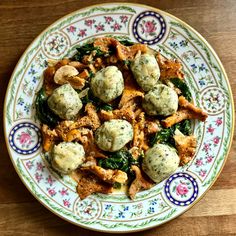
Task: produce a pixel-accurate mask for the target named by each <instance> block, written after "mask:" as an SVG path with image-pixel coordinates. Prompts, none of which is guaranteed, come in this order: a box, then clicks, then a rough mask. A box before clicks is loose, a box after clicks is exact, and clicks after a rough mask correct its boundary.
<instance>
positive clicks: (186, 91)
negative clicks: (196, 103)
mask: <svg viewBox="0 0 236 236" xmlns="http://www.w3.org/2000/svg"><path fill="white" fill-rule="evenodd" d="M171 82H172V83H173V84H174V86H175V87H177V88H178V89H180V90H181V93H182V94H183V96H184V97H185V98H186V99H187V100H188V101H191V100H192V95H191V93H190V90H189V87H188V85H187V84H186V83H185V82H184V81H183V80H181V79H179V78H173V79H171Z"/></svg>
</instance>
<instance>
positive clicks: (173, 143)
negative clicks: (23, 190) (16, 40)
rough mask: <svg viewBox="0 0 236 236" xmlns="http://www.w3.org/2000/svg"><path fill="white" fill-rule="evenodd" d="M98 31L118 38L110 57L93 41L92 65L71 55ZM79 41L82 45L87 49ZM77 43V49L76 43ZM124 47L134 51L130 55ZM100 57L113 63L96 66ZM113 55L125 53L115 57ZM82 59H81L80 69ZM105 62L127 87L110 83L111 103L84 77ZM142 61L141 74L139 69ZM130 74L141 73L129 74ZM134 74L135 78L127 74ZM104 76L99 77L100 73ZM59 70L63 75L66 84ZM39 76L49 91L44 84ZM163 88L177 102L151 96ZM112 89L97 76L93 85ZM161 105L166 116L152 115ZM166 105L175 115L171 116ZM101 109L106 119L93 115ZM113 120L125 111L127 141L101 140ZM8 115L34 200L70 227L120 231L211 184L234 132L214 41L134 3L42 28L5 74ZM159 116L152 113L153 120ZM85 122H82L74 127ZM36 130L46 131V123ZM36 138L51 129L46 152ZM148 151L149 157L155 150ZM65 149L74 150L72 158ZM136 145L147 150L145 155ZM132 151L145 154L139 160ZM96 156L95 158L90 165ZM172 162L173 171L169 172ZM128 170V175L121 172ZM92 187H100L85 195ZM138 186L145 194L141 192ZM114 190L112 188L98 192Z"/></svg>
mask: <svg viewBox="0 0 236 236" xmlns="http://www.w3.org/2000/svg"><path fill="white" fill-rule="evenodd" d="M102 37H105V38H111V37H113V38H115V39H117V40H118V41H119V42H120V43H117V45H118V49H119V53H118V54H117V56H116V57H111V56H110V57H109V55H108V54H109V52H111V50H109V49H110V47H108V54H106V55H107V57H105V55H104V57H103V56H102V54H104V53H103V52H104V50H105V51H106V50H107V48H106V47H104V46H103V47H102V45H101V44H100V47H99V49H100V50H101V51H99V50H97V51H96V56H95V61H96V63H95V62H93V63H91V65H90V64H88V63H85V62H82V63H78V62H81V60H82V55H83V54H86V52H87V50H88V49H89V47H90V46H94V45H88V44H90V43H93V42H94V40H93V41H91V39H98V38H102ZM127 40H128V41H129V42H139V43H140V44H139V46H138V47H139V49H138V50H140V51H141V53H137V51H138V50H134V49H135V48H134V47H133V48H132V50H130V51H129V54H128V55H127V54H126V52H127V50H126V47H130V46H132V45H127V43H128V42H127ZM86 44H87V47H83V46H85V45H86ZM125 44H126V45H125ZM147 45H148V47H147ZM88 46H89V47H88ZM78 47H79V48H80V50H79V51H77V50H76V48H78ZM96 47H98V45H96ZM135 47H137V46H135ZM111 48H114V47H111ZM123 49H125V50H123ZM136 49H137V48H136ZM151 49H153V50H155V51H152V50H151ZM145 50H147V51H145ZM150 50H151V51H150ZM90 51H91V50H90ZM90 51H89V50H88V53H87V55H88V56H89V54H90V53H89V52H90ZM150 52H151V53H150ZM100 53H101V54H100ZM113 53H114V54H115V51H114V52H113ZM153 53H154V58H155V60H156V62H157V64H158V67H159V70H160V78H159V79H157V78H156V77H155V76H154V77H152V74H153V75H157V77H158V73H159V71H158V67H155V66H154V67H152V65H154V64H155V65H156V62H155V61H153V56H147V54H148V55H153ZM76 54H77V56H76V58H75V57H74V56H75V55H76ZM126 56H130V57H131V58H130V59H129V58H128V60H126V59H124V58H125V57H126ZM93 57H94V56H93ZM100 57H101V58H106V60H108V59H109V61H107V62H106V61H105V64H104V65H103V66H100V67H99V63H101V62H100V59H99V58H100ZM118 57H119V58H120V59H119V60H118V61H117V60H116V59H117V58H118ZM136 57H137V60H136V63H135V62H134V60H135V58H136ZM146 57H147V59H148V61H149V62H148V63H147V64H148V65H149V67H148V68H149V69H148V70H146V69H145V68H147V66H145V65H144V66H143V67H142V66H141V65H140V62H141V63H142V60H143V59H144V58H146ZM63 58H64V59H63ZM150 58H152V59H150ZM88 59H89V57H88ZM176 59H177V61H176ZM131 61H132V62H133V63H132V65H137V66H138V68H136V69H135V68H134V67H133V71H132V70H131ZM102 63H104V59H103V60H102ZM81 64H85V65H86V67H84V68H77V66H78V65H81ZM124 64H126V65H124ZM96 66H98V67H96ZM110 66H114V67H117V68H118V70H119V71H121V74H122V77H123V82H124V88H123V85H122V78H121V76H119V74H120V73H119V72H118V73H117V70H116V69H115V68H114V69H112V70H111V71H113V72H112V73H114V74H116V75H117V77H116V78H113V79H114V80H115V81H116V83H117V85H118V84H119V87H118V88H120V89H121V90H122V93H121V94H120V95H118V94H119V92H120V91H119V90H118V89H117V88H116V86H115V83H114V85H111V84H109V85H108V88H109V91H111V93H110V92H109V93H107V94H106V96H105V97H107V96H108V97H107V98H108V99H111V101H105V102H104V101H102V99H101V98H99V97H96V96H94V93H96V91H92V89H91V83H87V82H86V81H90V82H91V79H92V78H93V77H94V76H95V74H97V72H98V71H100V70H102V69H104V68H106V67H108V69H109V68H110ZM47 67H50V68H49V69H47ZM60 68H61V69H60ZM125 68H127V70H126V69H125ZM45 70H47V73H46V72H44V71H45ZM86 70H87V71H86ZM108 71H109V70H108ZM115 71H116V72H115ZM139 71H142V72H143V73H142V74H139ZM150 71H153V72H152V73H150ZM135 73H137V74H138V76H137V77H136V78H135ZM51 74H53V75H54V76H51ZM47 75H48V76H49V77H48V79H46V77H47ZM103 75H104V74H103ZM45 76H46V77H45ZM142 76H144V77H145V76H149V78H150V80H149V83H150V85H151V84H152V83H154V84H155V83H156V84H155V86H153V87H152V88H151V90H152V89H154V87H157V88H156V89H155V91H154V92H153V91H151V90H149V87H148V86H147V85H146V83H145V78H143V77H142ZM42 77H44V78H42ZM88 77H89V78H88ZM129 77H130V78H131V80H130V81H131V82H132V83H131V84H129V83H127V82H128V81H129V80H127V78H129ZM164 78H171V83H170V82H169V81H168V80H170V79H168V80H165V79H164ZM44 79H45V80H44ZM103 79H104V80H103V82H105V81H106V79H105V78H103ZM65 80H66V81H68V82H67V83H65ZM180 80H181V81H182V82H184V83H181V82H180ZM43 82H45V83H44V84H43ZM133 82H134V83H133ZM149 83H148V85H149ZM42 84H43V88H44V89H42V90H41V88H42ZM95 84H96V82H95ZM104 84H106V82H105V83H104ZM134 84H135V87H134V86H133V85H134ZM172 84H174V85H172ZM64 85H66V86H65V87H62V88H61V89H59V91H57V92H55V94H56V96H53V97H52V99H51V102H50V106H51V108H50V107H49V104H48V99H49V97H50V96H51V95H52V93H53V92H54V91H55V90H56V89H57V88H60V87H61V86H64ZM157 85H158V86H157ZM163 85H164V88H165V89H163V93H162V89H161V90H160V88H163ZM186 85H187V86H186ZM82 86H84V88H81V87H82ZM165 86H167V87H168V88H171V90H170V91H172V90H173V89H174V90H175V93H177V96H178V101H177V102H176V99H173V98H174V96H172V95H171V94H170V95H171V96H169V98H168V99H170V100H169V101H171V104H169V103H167V104H168V105H169V106H168V109H163V108H164V106H163V104H164V103H163V102H166V99H162V102H160V101H161V100H160V99H158V98H160V97H159V96H160V95H159V94H161V97H162V95H166V92H168V91H169V90H166V87H165ZM150 87H151V86H150ZM71 88H72V89H73V90H74V91H75V92H76V93H77V95H76V93H74V91H73V90H72V89H71ZM108 88H107V87H106V89H105V87H103V86H99V87H98V88H97V86H96V85H95V86H94V90H97V89H98V90H99V94H100V95H101V93H102V94H104V93H105V92H107V91H108ZM188 88H189V89H188ZM46 91H47V93H46ZM66 91H67V92H66ZM68 91H69V92H68ZM72 91H73V92H72ZM82 91H83V92H82ZM100 91H101V93H100ZM180 92H181V93H180ZM59 94H60V97H61V98H60V99H58V95H59ZM69 94H70V96H69ZM78 95H79V96H78ZM100 95H97V96H100ZM112 96H114V97H116V96H118V97H117V98H113V97H112ZM62 97H63V99H62ZM107 98H105V99H107ZM121 98H122V99H121ZM144 98H145V99H144ZM79 99H80V100H79ZM132 99H133V100H134V102H132ZM172 99H173V100H172ZM79 101H81V102H82V107H81V103H80V102H79ZM89 101H90V102H89ZM157 101H159V102H160V103H158V102H157ZM173 101H175V102H173ZM145 102H146V103H145ZM36 104H38V105H37V111H36V106H35V105H36ZM176 104H177V105H178V106H177V111H175V109H176ZM126 105H127V106H126ZM145 106H146V110H144V107H145ZM198 108H201V109H198ZM154 109H155V113H156V114H157V115H156V114H151V115H149V114H148V112H153V111H154ZM53 110H54V111H53ZM203 110H204V111H206V112H207V115H208V117H207V119H206V121H205V122H202V120H204V119H205V115H204V114H205V113H204V112H203ZM161 111H162V112H163V111H164V115H160V114H158V113H159V112H161ZM190 111H191V112H190ZM139 112H140V113H139ZM167 112H170V113H172V112H174V113H173V114H172V115H166V114H168V113H167ZM36 113H37V115H36ZM42 114H43V115H42ZM101 114H102V115H103V119H101V118H99V116H101ZM141 114H144V115H141ZM138 115H140V116H138ZM165 115H166V116H165ZM125 117H126V118H125ZM138 117H139V118H138ZM193 117H194V118H193ZM79 118H80V119H79ZM98 118H99V119H98ZM111 118H112V120H114V119H115V120H122V123H123V121H127V122H128V123H129V124H130V125H131V127H132V129H133V138H132V139H131V136H127V135H125V134H126V133H124V135H125V138H127V139H125V140H124V141H123V137H122V136H121V139H120V136H119V138H118V139H116V138H117V137H114V138H112V139H111V141H110V140H108V139H107V135H109V133H110V132H111V130H109V132H108V131H107V127H108V128H109V129H110V127H112V128H113V126H112V125H110V123H108V125H104V126H105V127H104V126H103V124H104V123H105V122H109V121H110V120H111ZM3 119H4V130H5V139H6V145H7V147H8V152H9V155H10V158H11V161H12V163H13V165H14V167H15V169H16V172H17V173H18V175H19V177H20V178H21V180H22V182H23V183H24V184H25V185H26V187H27V188H28V190H29V191H30V192H31V193H32V195H33V196H34V197H35V198H36V199H38V200H39V201H40V202H41V203H42V204H43V205H45V206H46V207H47V208H48V209H49V210H50V211H52V212H53V213H54V214H55V215H58V216H60V217H62V218H63V219H64V220H67V221H69V222H71V223H73V224H75V225H77V226H81V227H85V228H87V229H91V230H97V231H102V232H112V233H117V232H125V233H127V232H136V231H140V230H145V229H148V228H151V227H156V226H158V225H161V224H163V223H166V222H168V221H170V220H172V219H173V218H175V217H177V216H179V215H180V214H182V213H184V212H185V211H187V210H188V209H189V208H190V207H191V206H193V205H194V204H195V203H197V202H198V201H199V200H200V199H201V198H202V197H203V195H204V194H205V193H206V192H207V191H208V190H209V188H210V187H211V186H212V184H213V183H214V182H215V180H216V179H217V177H218V176H219V174H220V172H221V170H222V168H223V166H224V164H225V162H226V159H227V154H228V152H229V149H230V145H231V141H232V137H233V128H234V107H233V98H232V92H231V89H230V85H229V82H228V79H227V75H226V73H225V70H224V68H223V66H222V64H221V62H220V60H219V58H218V56H217V55H216V53H215V52H214V50H213V49H212V48H211V46H210V45H209V44H208V43H207V42H206V40H205V39H204V38H203V37H202V36H201V35H199V33H197V32H196V31H195V30H194V29H193V28H191V27H190V26H188V25H187V24H186V23H184V22H182V21H181V20H180V19H178V18H176V17H174V16H172V15H170V14H168V13H166V12H164V11H161V10H158V9H155V8H152V7H149V6H145V5H139V4H135V5H133V4H128V3H122V4H120V3H119V4H115V3H114V4H113V3H112V4H102V5H100V6H99V5H97V6H90V7H88V8H84V9H80V10H78V11H76V12H73V13H71V14H69V15H67V16H65V17H63V18H61V19H59V20H58V21H57V22H55V23H54V24H52V25H51V26H49V27H48V28H47V29H46V30H45V31H44V32H43V33H42V34H40V35H39V36H38V37H37V38H36V39H35V40H34V41H33V42H32V44H31V45H30V46H29V47H28V49H27V50H26V51H25V53H24V54H23V55H22V57H21V59H20V60H19V63H18V64H17V65H16V68H15V70H14V72H13V74H12V76H11V79H10V82H9V85H8V89H7V92H6V96H5V104H4V115H3ZM154 119H155V120H156V122H153V120H154ZM183 119H184V120H183ZM198 119H200V121H198ZM91 120H92V121H93V122H91ZM181 120H182V121H181ZM85 123H86V124H87V127H85V126H83V127H82V128H80V127H81V126H82V125H83V124H85ZM154 123H155V125H153V124H154ZM156 123H158V125H156ZM159 123H160V124H159ZM42 124H45V125H46V126H45V125H44V126H43V125H42ZM73 124H74V125H73ZM106 124H107V123H106ZM134 124H135V125H134ZM144 124H145V125H144ZM67 127H70V128H68V129H67ZM77 127H78V128H77ZM100 127H101V129H102V131H101V133H102V134H105V135H104V136H100V135H98V137H97V136H96V135H95V134H96V132H97V130H99V128H100ZM102 127H103V128H102ZM129 127H130V126H129V125H128V127H127V128H126V130H128V129H129ZM41 129H44V131H43V132H41ZM70 129H71V130H70ZM157 129H158V130H157ZM159 129H160V131H159ZM68 130H69V131H68ZM78 130H80V133H79V132H78ZM157 131H159V132H157ZM179 131H180V132H179ZM98 133H100V132H98ZM42 134H44V135H45V136H46V139H45V138H44V137H42ZM122 134H123V133H122ZM173 134H174V135H173ZM193 134H194V137H193ZM74 136H77V139H76V140H73V137H74ZM50 137H51V138H52V140H51V141H50ZM78 137H79V138H78ZM101 137H102V138H101ZM92 138H93V140H94V141H93V142H92V141H91V140H92ZM97 138H98V142H99V143H100V144H102V143H103V140H105V141H106V142H107V143H109V145H110V146H109V148H110V150H112V149H113V147H115V149H116V147H117V148H119V145H118V143H121V144H122V145H125V147H124V148H121V149H120V150H119V151H114V152H113V151H110V150H109V151H105V150H102V149H101V147H102V146H101V145H100V147H99V146H98V145H97V144H96V141H95V139H97ZM42 139H44V140H48V139H49V141H47V142H44V148H46V149H47V148H48V149H50V151H43V149H42ZM78 139H80V140H81V141H79V140H78ZM129 139H131V141H128V140H129ZM64 140H65V141H64ZM116 140H119V142H116ZM121 140H122V141H121ZM82 141H83V143H82ZM52 142H54V143H53V145H51V144H52ZM90 142H91V145H90ZM126 142H127V143H126ZM112 143H113V144H115V145H114V146H113V145H112ZM183 144H185V145H186V146H184V145H183ZM138 145H142V148H141V149H142V150H144V151H143V152H142V153H141V155H140V153H139V151H140V148H137V147H135V148H132V146H138ZM162 145H164V147H163V146H162ZM196 145H197V147H195V146H196ZM107 147H108V146H107V145H106V147H105V148H107ZM181 147H182V148H181ZM102 148H103V147H102ZM156 148H157V149H156ZM62 150H63V151H62ZM89 150H90V151H89ZM145 150H146V151H145ZM152 150H153V151H152ZM157 150H158V151H157ZM167 151H168V153H171V156H168V157H170V158H168V159H167V158H166V156H165V153H166V152H167ZM173 151H174V152H173ZM88 152H91V154H93V153H96V155H97V156H98V155H99V158H94V157H91V159H90V160H89V158H87V157H88V155H87V153H88ZM153 152H154V153H155V155H152V153H153ZM49 153H50V155H49ZM67 153H68V154H70V161H68V159H67ZM173 153H175V154H173ZM193 153H195V154H194V156H193V158H192V159H191V156H192V155H193ZM143 154H144V155H145V157H146V159H143V158H142V157H143V156H144V155H143ZM52 156H54V158H52ZM92 156H94V155H92ZM136 156H140V157H141V158H140V159H139V158H138V160H136V158H135V157H136ZM156 156H158V157H159V158H158V160H159V161H160V162H158V163H156V162H155V161H156V159H155V157H156ZM177 157H178V158H177ZM180 157H181V158H180ZM94 159H95V162H94ZM189 159H191V161H189ZM117 160H119V161H117ZM141 160H143V161H142V163H141ZM153 160H154V162H153ZM149 161H150V164H149ZM179 161H180V162H179ZM85 162H86V164H87V165H88V168H87V169H86V165H84V164H85ZM163 163H165V165H162V164H163ZM184 163H188V164H184ZM92 164H96V165H94V166H93V167H92V166H91V165H92ZM82 166H83V175H82V176H84V178H79V177H81V176H79V175H78V171H77V170H79V172H80V171H81V172H82ZM154 166H156V167H158V168H155V167H154ZM176 166H178V168H177V170H176V171H175V172H174V173H173V174H171V175H170V176H168V175H169V174H170V173H171V172H172V171H174V170H175V169H176ZM73 169H75V170H74V171H73ZM155 169H156V170H155ZM104 170H105V172H104ZM101 171H102V172H101ZM145 171H146V172H145ZM98 173H99V174H100V175H99V176H98ZM101 173H105V174H104V175H102V174H101ZM124 173H125V174H124ZM147 174H149V175H147ZM118 176H119V179H118V180H119V181H120V182H122V181H124V182H126V183H127V184H119V183H118V182H117V181H115V182H116V183H114V184H113V183H112V182H114V178H116V180H117V178H118ZM165 176H168V177H165ZM71 177H72V178H74V179H75V181H73V179H72V178H71ZM126 177H127V178H128V180H125V179H126ZM134 178H135V179H134ZM161 179H164V180H163V181H161ZM132 180H133V181H132ZM158 181H161V182H159V183H158ZM131 183H132V185H131ZM121 185H122V186H121ZM84 186H87V189H85V191H84V193H83V192H82V198H83V197H84V199H83V200H81V198H80V197H79V195H78V193H77V191H76V188H77V190H79V189H82V190H83V189H84ZM119 187H121V188H120V189H117V190H116V189H115V188H119ZM137 187H138V188H137ZM91 188H92V189H93V191H94V192H96V193H94V194H91V192H92V191H91V190H90V189H91ZM137 189H138V191H139V190H140V192H138V193H137ZM141 189H146V190H144V191H141ZM110 191H113V193H112V194H106V193H105V194H101V193H98V192H110ZM132 193H133V194H132ZM89 194H90V195H89ZM80 195H81V193H80ZM86 196H87V197H86ZM130 198H132V199H130Z"/></svg>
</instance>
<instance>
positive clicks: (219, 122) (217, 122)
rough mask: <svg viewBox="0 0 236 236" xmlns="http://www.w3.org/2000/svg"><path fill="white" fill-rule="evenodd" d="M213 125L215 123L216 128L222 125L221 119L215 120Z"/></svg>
mask: <svg viewBox="0 0 236 236" xmlns="http://www.w3.org/2000/svg"><path fill="white" fill-rule="evenodd" d="M215 123H216V125H217V126H220V125H221V124H222V123H223V121H222V118H221V117H219V118H217V120H216V121H215Z"/></svg>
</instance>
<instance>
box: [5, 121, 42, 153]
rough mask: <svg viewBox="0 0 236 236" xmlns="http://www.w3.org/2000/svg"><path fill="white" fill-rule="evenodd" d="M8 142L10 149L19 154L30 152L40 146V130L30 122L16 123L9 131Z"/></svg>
mask: <svg viewBox="0 0 236 236" xmlns="http://www.w3.org/2000/svg"><path fill="white" fill-rule="evenodd" d="M9 143H10V145H11V147H12V149H13V150H14V151H16V152H17V153H19V154H22V155H28V154H32V153H34V152H36V151H37V150H38V149H39V148H40V145H41V134H40V130H39V128H38V127H37V126H35V125H34V124H31V123H20V124H17V125H16V126H14V127H13V129H12V130H11V132H10V136H9Z"/></svg>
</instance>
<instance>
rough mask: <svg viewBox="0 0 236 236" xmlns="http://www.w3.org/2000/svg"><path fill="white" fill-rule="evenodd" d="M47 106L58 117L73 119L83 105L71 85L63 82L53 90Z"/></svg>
mask: <svg viewBox="0 0 236 236" xmlns="http://www.w3.org/2000/svg"><path fill="white" fill-rule="evenodd" d="M48 106H49V108H50V109H51V110H52V111H53V112H54V113H55V114H57V115H58V116H59V117H60V118H62V119H65V120H73V119H75V118H76V116H77V114H78V112H79V111H80V109H81V108H82V106H83V105H82V102H81V100H80V98H79V95H78V93H77V92H76V91H75V90H74V89H73V88H72V86H71V85H70V84H64V85H62V86H60V87H58V88H56V89H55V90H54V91H53V93H52V95H51V96H50V97H49V98H48Z"/></svg>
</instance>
